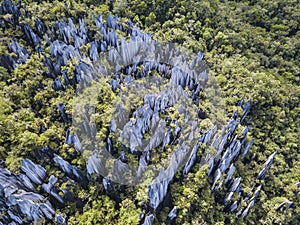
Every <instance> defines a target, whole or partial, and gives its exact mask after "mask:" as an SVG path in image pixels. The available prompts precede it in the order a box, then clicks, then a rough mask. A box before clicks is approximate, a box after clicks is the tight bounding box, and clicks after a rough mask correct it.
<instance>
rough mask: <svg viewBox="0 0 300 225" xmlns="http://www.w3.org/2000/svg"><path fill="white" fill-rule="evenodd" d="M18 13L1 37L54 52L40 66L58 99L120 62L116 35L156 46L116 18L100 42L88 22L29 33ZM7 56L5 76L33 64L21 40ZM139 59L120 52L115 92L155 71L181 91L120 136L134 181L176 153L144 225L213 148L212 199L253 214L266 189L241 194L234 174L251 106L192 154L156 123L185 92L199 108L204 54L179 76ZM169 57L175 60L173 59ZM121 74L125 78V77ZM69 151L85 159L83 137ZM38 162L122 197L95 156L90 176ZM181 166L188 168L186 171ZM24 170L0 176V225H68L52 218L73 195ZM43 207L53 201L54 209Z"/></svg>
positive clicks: (38, 25)
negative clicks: (131, 158) (94, 179)
mask: <svg viewBox="0 0 300 225" xmlns="http://www.w3.org/2000/svg"><path fill="white" fill-rule="evenodd" d="M21 8H23V9H25V12H27V10H26V5H23V6H22V4H21V1H20V2H19V3H18V5H15V4H14V3H13V2H11V1H10V0H4V1H3V2H2V5H1V8H0V14H2V15H4V14H12V15H13V17H12V21H1V24H2V25H1V26H2V28H4V29H5V27H6V26H11V25H12V26H20V27H22V29H23V31H24V35H25V39H26V41H27V42H28V44H29V45H31V46H32V47H33V49H35V50H36V51H37V52H38V53H40V54H43V49H44V48H45V47H47V46H49V47H50V53H51V57H47V56H46V55H45V54H43V61H44V64H45V66H47V67H48V72H47V74H46V76H49V77H52V78H53V89H54V90H55V91H65V90H66V89H67V88H68V86H69V85H71V86H73V87H75V86H76V84H81V85H82V84H83V86H85V85H86V84H88V83H90V82H91V80H93V79H97V76H96V73H95V72H94V71H95V69H96V68H95V66H94V64H93V63H96V62H98V61H99V59H100V54H101V52H107V51H110V52H112V53H111V54H110V55H109V56H110V57H111V60H112V61H116V60H117V59H114V57H115V56H114V54H113V53H114V49H118V48H119V46H126V45H127V44H128V43H127V42H126V40H125V38H123V37H119V36H118V35H117V32H116V31H117V30H118V31H121V32H125V33H126V34H127V35H130V42H129V43H139V42H147V43H155V41H154V40H152V38H151V35H150V34H149V33H146V34H144V33H142V32H141V31H140V30H139V29H138V28H137V27H136V26H135V25H134V24H133V23H132V22H131V21H130V20H128V22H127V24H125V25H123V24H121V23H120V22H119V20H118V17H117V16H112V15H111V14H108V17H107V19H106V21H105V22H104V21H103V19H102V16H101V14H100V15H98V17H97V18H96V21H95V23H96V26H97V28H98V29H99V32H100V34H101V35H102V37H103V38H102V39H101V40H96V39H95V38H94V37H93V36H90V34H89V33H88V30H89V28H88V27H87V26H86V25H85V23H84V19H83V18H80V19H79V20H78V21H79V26H78V27H76V25H75V24H74V23H73V21H72V19H71V18H68V21H67V22H66V21H59V22H56V24H55V26H54V27H48V26H46V25H45V24H44V23H43V21H42V20H41V19H40V18H36V20H35V27H34V28H31V27H30V26H29V25H28V24H21V23H19V20H20V16H21V13H20V9H21ZM27 14H28V13H25V16H27ZM44 43H45V44H44ZM88 43H89V44H90V48H89V55H88V56H85V55H83V54H82V53H81V51H80V47H81V46H83V45H86V44H88ZM43 45H44V46H43ZM131 47H132V46H131ZM8 49H9V51H10V52H14V53H15V55H16V56H14V57H12V56H10V55H8V54H3V55H1V56H0V65H1V66H3V67H4V68H6V69H7V70H8V71H12V70H13V69H15V68H16V67H17V66H18V64H22V63H25V62H26V60H28V59H29V58H30V52H29V51H27V50H26V48H25V47H22V46H20V44H19V43H18V41H17V40H16V39H13V40H12V43H11V44H9V45H8ZM136 51H137V48H136V49H135V48H127V49H126V48H125V51H124V50H123V51H122V54H121V58H122V60H123V63H121V64H120V65H119V66H120V70H119V71H117V72H116V73H115V74H114V76H113V78H112V80H111V81H110V85H111V87H112V90H113V91H115V92H117V91H118V90H119V89H120V85H121V84H122V83H123V84H130V83H131V82H133V81H134V80H135V79H140V78H143V77H146V76H147V74H148V72H149V71H153V70H155V71H157V72H158V73H159V74H160V75H161V76H162V77H164V78H167V79H169V81H170V83H171V84H174V85H175V86H178V88H177V89H174V88H173V89H166V90H164V91H162V92H161V93H160V94H149V95H147V96H145V97H144V105H142V106H140V107H139V108H138V109H137V110H136V111H135V112H134V113H133V119H134V121H135V122H134V124H133V123H132V121H130V122H125V125H124V128H123V130H122V133H121V137H122V138H123V142H124V145H125V146H126V148H127V149H128V154H138V155H139V166H138V172H137V174H136V175H137V177H139V176H141V175H142V174H143V171H144V170H145V168H146V167H147V166H148V165H149V164H150V163H151V157H150V155H151V150H152V149H153V148H156V147H159V146H161V148H162V149H163V150H164V149H165V146H167V145H172V144H174V143H176V146H178V147H177V148H176V149H175V150H174V151H173V153H172V156H171V160H170V164H169V166H168V167H167V168H163V169H161V170H160V172H159V175H158V176H157V178H156V179H155V180H154V182H153V184H151V185H150V186H149V192H148V197H149V209H150V210H148V211H145V212H143V213H141V216H140V223H141V224H144V225H150V224H151V223H152V222H153V221H154V218H155V217H154V214H153V211H155V210H157V209H158V208H159V205H160V204H161V203H162V202H163V201H164V199H165V196H166V195H167V192H168V187H169V183H170V182H171V181H172V179H173V177H174V174H175V172H176V171H177V170H178V169H180V168H181V167H183V169H182V175H183V177H184V176H185V175H187V174H188V173H189V172H190V171H191V169H192V167H193V166H194V164H195V163H196V162H197V151H198V149H199V145H200V144H201V143H205V144H208V143H212V145H213V146H214V148H215V149H216V150H217V153H216V154H215V155H208V156H206V161H207V163H208V165H209V169H208V173H207V176H208V179H209V180H210V181H211V184H212V191H213V192H216V191H218V189H220V188H224V189H225V190H226V191H227V193H226V196H224V207H225V208H224V210H226V211H228V212H231V213H233V212H235V213H236V215H237V216H242V217H245V216H247V214H248V213H249V210H250V209H251V208H252V207H253V206H254V202H255V200H256V198H257V197H258V195H259V192H260V190H261V189H262V185H258V186H253V188H252V190H251V192H250V193H247V194H246V195H245V194H244V193H243V190H242V178H241V177H234V174H235V170H236V167H235V165H234V163H235V162H236V161H237V160H238V158H240V157H244V156H245V155H247V154H248V153H249V151H250V148H251V146H252V144H253V140H251V141H250V142H247V141H246V135H247V132H248V128H247V127H245V128H244V130H243V131H242V133H241V134H239V135H237V134H236V133H235V130H236V127H237V126H238V125H239V124H242V123H243V121H244V119H245V117H246V116H247V114H248V112H249V108H250V102H246V103H243V102H241V106H242V109H243V114H242V115H240V116H239V115H238V114H237V112H235V113H234V115H233V116H232V119H231V120H230V121H229V123H228V124H227V125H226V127H225V128H224V129H223V132H222V135H217V133H216V131H215V130H214V129H210V130H208V131H206V132H204V133H203V134H202V135H201V137H200V138H199V140H197V141H196V142H195V143H194V144H193V146H188V145H187V144H185V142H184V141H183V140H182V139H180V137H181V136H182V133H181V131H182V127H180V126H179V124H178V122H177V121H176V120H171V119H170V118H167V119H166V120H167V121H168V120H169V122H170V124H173V125H174V126H170V125H167V123H166V121H165V120H162V119H160V118H159V113H161V112H164V111H165V110H166V109H167V108H169V107H171V106H173V105H174V104H175V103H176V102H177V101H178V99H179V98H180V97H181V96H187V94H186V92H185V91H184V89H185V88H188V89H189V90H190V91H191V94H190V96H187V97H190V98H191V99H192V100H193V102H194V103H196V104H198V102H199V101H200V97H199V93H200V90H201V88H202V86H201V83H200V82H199V80H205V79H206V78H207V73H206V71H205V70H204V71H198V73H197V70H195V67H196V66H195V65H197V64H201V63H203V62H202V60H203V54H202V53H199V54H198V55H197V57H196V58H195V59H193V60H192V61H191V62H190V63H189V64H188V65H187V66H186V67H185V68H184V70H182V69H178V67H172V66H171V65H176V64H178V62H180V61H177V62H169V61H168V60H167V59H166V58H168V56H165V59H164V60H162V61H164V62H169V64H167V63H161V62H160V61H146V60H145V61H143V60H142V61H138V62H135V60H134V59H132V57H133V56H134V55H135V52H136ZM166 54H170V55H172V54H171V53H170V52H168V53H166ZM176 54H177V55H178V58H180V57H181V56H180V51H178V52H174V55H176ZM74 57H76V58H77V59H78V65H77V66H76V68H75V70H74V71H73V74H74V76H73V77H69V76H68V75H67V71H66V70H62V66H66V65H67V63H68V60H70V59H72V58H74ZM124 64H125V65H126V67H124V68H122V67H121V66H122V65H124ZM141 65H143V68H142V69H138V67H139V66H141ZM97 69H99V68H97ZM121 73H122V74H125V75H126V76H125V77H124V76H121ZM58 75H62V77H63V80H61V79H60V78H59V77H58ZM58 109H59V112H60V115H61V118H62V121H63V122H64V123H66V124H69V123H70V116H69V115H67V113H66V110H65V104H64V103H60V104H59V105H58ZM120 110H122V108H120ZM198 116H199V118H201V119H203V118H202V117H203V113H202V114H201V112H200V114H198ZM239 118H240V119H239ZM87 120H88V119H87ZM119 120H122V118H119ZM87 122H88V121H87ZM117 122H118V124H119V123H120V121H117ZM84 125H85V130H86V132H89V133H90V134H92V136H95V134H96V130H95V126H93V125H91V124H89V123H86V124H84ZM191 126H194V129H191V130H190V133H189V135H191V134H193V133H197V132H198V133H199V132H200V130H199V129H198V128H197V124H191ZM149 130H152V131H153V135H152V137H151V138H150V140H149V142H148V145H147V146H142V145H141V142H142V140H143V138H144V135H145V134H146V133H147V132H149ZM110 132H111V133H113V132H116V121H114V120H112V121H111V126H110ZM201 132H202V131H201ZM65 143H66V144H68V145H73V146H74V148H75V150H76V151H77V152H78V153H80V152H82V151H83V147H82V144H81V143H80V139H79V137H78V136H77V135H76V134H71V132H70V130H69V129H68V130H67V131H66V142H65ZM106 143H107V145H106V146H107V151H108V152H109V153H113V151H114V146H113V141H112V140H111V139H110V138H109V137H107V139H106ZM189 148H191V150H189ZM188 153H189V154H188ZM39 154H40V155H41V156H43V157H48V158H49V160H51V161H52V162H53V163H56V164H57V165H58V167H59V168H60V169H61V171H62V172H64V174H65V177H64V178H63V179H64V180H68V181H70V182H71V183H78V184H79V185H81V186H82V187H84V188H86V187H87V186H88V184H89V182H90V180H91V176H92V174H94V173H96V174H98V175H99V177H101V179H102V182H103V186H104V189H105V190H106V192H107V194H108V195H109V196H112V197H116V196H117V195H118V193H117V190H116V189H115V188H114V182H112V180H111V179H110V178H109V177H104V176H103V171H105V170H106V168H105V162H103V160H101V158H100V157H99V155H98V152H97V151H94V152H93V154H92V155H91V156H90V157H89V159H88V160H87V163H86V174H85V173H84V172H83V171H81V170H79V169H78V168H76V167H75V166H73V165H71V164H70V163H69V162H67V161H66V160H64V159H63V158H62V157H61V156H59V155H57V152H56V153H55V152H54V151H53V150H51V149H49V148H48V147H45V148H44V149H42V150H41V151H40V153H39ZM274 156H275V153H274V154H272V155H271V156H270V157H269V159H268V160H267V162H266V164H265V167H264V168H263V169H262V170H261V172H260V173H259V174H258V176H257V178H256V179H257V180H262V179H264V177H265V174H266V172H267V170H268V169H269V168H270V167H271V164H272V162H273V160H274ZM126 158H127V156H126V153H125V152H121V154H120V156H119V158H117V159H115V161H114V167H113V170H117V171H119V172H120V173H117V174H122V173H123V172H124V171H125V172H126V171H127V170H128V165H127V163H126V162H127V159H126ZM184 159H187V160H184ZM184 161H185V162H186V163H185V164H184V165H182V162H184ZM21 165H22V166H21V170H22V171H23V173H20V174H13V173H11V172H10V171H8V170H6V169H3V168H0V180H1V182H0V206H1V216H2V217H1V218H0V224H2V223H3V224H24V223H29V222H34V223H36V222H37V221H38V220H39V219H41V218H46V219H48V220H53V221H55V222H56V223H58V224H66V221H67V218H66V215H62V214H55V207H56V206H57V205H58V206H63V205H64V204H65V202H67V201H71V202H72V201H76V200H75V199H74V198H73V196H72V194H71V192H70V191H68V190H67V189H59V188H58V186H57V185H55V184H57V183H59V182H60V180H59V179H58V178H57V177H55V176H53V175H51V176H50V177H48V175H47V172H46V169H45V168H44V167H42V166H41V165H38V164H35V163H33V162H32V161H31V160H30V159H22V160H21ZM222 175H226V179H225V180H223V178H222V177H223V176H222ZM38 186H41V187H42V190H41V191H39V193H36V191H37V187H38ZM298 187H299V184H298ZM59 193H60V194H59ZM233 195H237V196H239V198H238V200H236V201H234V202H233V201H232V197H233ZM45 196H47V197H45ZM46 199H50V201H51V202H52V204H51V203H50V201H48V200H46ZM242 202H244V203H246V204H247V206H245V207H242ZM243 205H245V204H243ZM291 205H292V203H290V202H284V203H282V204H281V205H280V206H279V207H278V210H279V209H281V208H283V207H285V209H288V208H289V207H291ZM177 215H178V208H177V207H176V206H174V207H173V208H172V210H171V211H170V212H169V214H168V220H169V221H173V220H175V219H176V217H177Z"/></svg>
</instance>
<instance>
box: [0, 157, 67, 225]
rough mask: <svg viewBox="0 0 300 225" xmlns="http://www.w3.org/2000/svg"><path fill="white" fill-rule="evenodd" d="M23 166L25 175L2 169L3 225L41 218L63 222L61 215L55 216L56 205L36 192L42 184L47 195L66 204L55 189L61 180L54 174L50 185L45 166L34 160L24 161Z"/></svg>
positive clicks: (0, 192)
mask: <svg viewBox="0 0 300 225" xmlns="http://www.w3.org/2000/svg"><path fill="white" fill-rule="evenodd" d="M21 164H22V166H21V170H22V171H23V173H19V174H14V173H12V172H10V171H9V170H6V169H3V168H0V205H1V214H2V216H1V218H0V224H24V223H30V222H34V223H37V221H38V220H39V219H41V218H47V219H49V220H52V219H54V220H55V221H59V218H60V217H61V215H60V214H55V209H54V208H53V206H52V204H51V203H50V202H49V201H48V200H46V198H45V197H44V196H43V195H41V194H38V193H36V188H37V186H39V185H42V187H43V190H44V192H46V193H48V194H49V195H50V196H52V197H53V198H56V199H58V200H59V201H61V203H63V202H64V201H63V200H62V198H61V197H60V196H59V195H58V193H57V191H56V190H55V189H54V188H53V185H54V184H55V183H56V182H57V178H56V177H54V176H53V175H52V176H51V177H50V178H49V183H48V184H46V183H45V182H46V177H47V173H46V169H45V168H44V167H42V166H41V165H38V164H35V163H33V162H32V161H31V160H30V159H22V160H21ZM60 224H65V223H60Z"/></svg>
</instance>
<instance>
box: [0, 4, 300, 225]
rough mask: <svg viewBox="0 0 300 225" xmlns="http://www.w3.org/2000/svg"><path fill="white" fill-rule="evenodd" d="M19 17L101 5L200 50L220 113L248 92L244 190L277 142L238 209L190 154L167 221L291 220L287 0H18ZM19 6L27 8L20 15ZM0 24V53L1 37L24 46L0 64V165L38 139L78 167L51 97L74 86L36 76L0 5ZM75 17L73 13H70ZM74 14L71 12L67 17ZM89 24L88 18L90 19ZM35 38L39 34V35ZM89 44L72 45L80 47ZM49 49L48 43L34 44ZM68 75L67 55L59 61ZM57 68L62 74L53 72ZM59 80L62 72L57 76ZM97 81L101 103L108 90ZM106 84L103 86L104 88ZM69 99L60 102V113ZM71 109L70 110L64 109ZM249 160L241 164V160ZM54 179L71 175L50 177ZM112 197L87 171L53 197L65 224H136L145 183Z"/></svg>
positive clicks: (297, 215)
mask: <svg viewBox="0 0 300 225" xmlns="http://www.w3.org/2000/svg"><path fill="white" fill-rule="evenodd" d="M23 3H26V7H27V8H26V10H24V9H21V10H20V11H21V14H22V15H21V16H23V17H22V18H24V20H23V21H20V23H21V24H23V23H28V24H29V25H30V26H31V27H34V20H35V18H37V17H39V18H41V19H42V21H43V22H44V23H45V24H46V25H48V26H52V25H54V22H55V21H56V20H61V19H63V18H68V17H72V18H79V17H85V23H86V24H88V25H89V26H90V27H93V26H94V27H95V24H94V18H95V16H96V15H98V13H102V14H103V17H104V18H106V15H107V14H108V12H109V11H110V12H112V13H115V14H118V15H119V17H121V20H122V21H126V19H128V18H130V19H131V20H132V21H133V22H134V23H135V24H136V25H137V26H139V27H140V28H142V29H143V30H144V31H145V32H148V31H149V32H150V33H151V34H152V36H153V38H154V39H156V40H158V41H161V42H176V43H178V44H180V45H182V46H184V47H186V48H188V49H191V50H192V51H194V52H199V51H202V52H204V55H205V61H206V62H207V63H208V65H209V68H210V71H209V72H210V73H211V74H212V75H214V76H216V78H217V81H218V83H219V85H220V86H221V89H222V91H223V93H224V99H225V101H226V111H227V114H226V115H222V116H223V117H224V120H228V119H229V118H230V117H231V115H232V113H233V111H234V110H236V109H237V105H238V102H239V101H240V100H241V98H243V97H244V98H245V99H250V100H251V102H252V104H251V111H250V113H249V115H248V118H251V119H252V121H251V122H250V123H249V130H250V131H249V136H250V137H253V138H254V145H253V146H252V148H251V153H250V154H249V155H248V156H247V157H246V158H245V159H243V161H241V162H237V164H236V167H237V173H238V175H240V176H242V177H243V178H245V179H244V180H243V185H244V186H243V188H244V189H245V190H248V189H250V188H251V186H252V185H253V184H252V182H253V180H254V178H255V177H256V176H257V174H258V173H259V171H260V170H261V169H262V167H263V163H264V162H265V161H266V160H267V158H268V156H269V155H271V154H272V153H273V152H274V151H277V154H276V156H275V160H274V163H273V165H272V168H271V170H269V171H268V173H267V175H266V179H265V180H264V181H261V182H262V183H264V185H263V188H262V191H261V193H260V196H259V198H258V201H256V203H255V206H254V207H253V208H252V209H251V211H250V214H249V215H248V216H247V217H246V218H244V219H241V218H236V217H235V214H229V213H227V212H224V210H223V205H222V203H221V202H220V201H219V200H218V196H217V195H214V194H213V193H212V192H211V189H210V188H211V185H210V183H209V182H208V180H207V177H206V173H207V167H206V166H202V165H201V164H200V163H199V164H196V165H195V166H194V167H193V169H192V171H191V172H190V173H189V174H188V175H187V176H186V177H185V179H184V180H183V181H181V180H180V179H175V180H174V181H173V182H172V183H171V185H170V190H171V193H172V201H173V202H172V203H173V205H176V206H177V207H178V209H179V215H178V218H177V219H176V223H177V224H231V223H232V224H299V223H300V208H299V204H300V199H299V198H300V195H299V194H298V195H296V194H294V193H295V191H297V186H296V185H295V183H296V182H299V181H300V154H299V153H300V150H299V146H300V141H299V136H300V135H299V134H300V119H299V115H300V107H299V101H300V99H299V98H300V68H299V65H300V62H299V49H300V31H299V22H300V17H299V10H300V5H299V2H298V1H296V0H288V1H280V0H275V1H218V0H208V1H189V0H185V1H167V0H157V1H151V2H144V1H136V0H135V1H129V0H128V1H123V0H116V1H112V2H105V1H89V0H86V1H84V0H83V1H78V2H74V1H57V0H55V1H53V2H52V1H30V0H27V1H23ZM25 14H28V15H29V16H28V17H25ZM0 20H1V21H3V23H1V26H7V27H8V28H6V29H1V33H0V34H1V35H0V36H1V42H0V55H2V54H10V55H11V56H14V55H13V53H11V52H10V51H9V50H8V47H7V46H8V44H10V43H11V40H12V39H13V38H16V39H18V41H19V43H20V45H22V46H26V49H27V50H28V51H29V52H30V53H31V56H30V58H29V59H28V60H27V61H26V63H24V64H20V65H18V67H17V68H16V69H14V70H11V71H10V70H6V69H5V68H3V67H0V89H1V92H0V106H1V107H0V117H1V120H0V121H1V126H0V137H1V138H0V159H1V161H3V167H5V168H8V169H10V170H11V171H13V172H18V171H19V170H20V159H21V158H25V157H27V158H28V157H29V158H34V157H35V154H36V151H38V150H40V149H42V148H43V147H45V146H48V147H49V148H51V149H55V150H57V151H58V152H59V154H60V155H61V156H62V157H63V158H64V159H66V160H68V161H69V162H70V163H72V164H73V165H76V166H77V167H78V168H81V169H82V170H85V162H84V160H83V156H81V155H77V153H76V151H75V149H74V147H73V146H71V147H70V146H69V145H66V144H64V143H65V131H66V125H65V124H63V120H62V118H61V116H60V113H59V109H58V107H57V105H58V103H60V102H64V103H68V102H71V101H72V98H73V95H74V89H72V88H69V89H66V91H65V92H56V91H54V90H53V88H52V85H53V80H54V79H53V77H51V76H46V75H45V74H47V67H46V66H45V65H44V64H43V61H42V60H41V56H40V55H39V54H38V53H37V52H36V51H35V50H36V49H34V47H32V46H31V45H30V43H27V42H26V41H24V39H23V31H22V30H21V28H20V26H16V27H14V26H13V20H14V15H11V14H6V15H1V18H0ZM74 21H75V19H74ZM76 22H77V21H76ZM95 30H96V28H95ZM42 44H43V45H44V44H45V43H42ZM88 48H89V46H82V47H81V51H82V52H85V51H86V52H87V49H88ZM44 53H45V54H46V55H47V56H49V55H50V53H49V48H45V49H44ZM68 63H69V65H68V66H67V67H66V68H68V69H69V70H68V73H69V74H68V75H69V76H70V77H72V76H73V74H72V72H71V71H72V68H74V67H75V66H76V65H77V62H76V60H73V61H72V60H70V62H68ZM59 77H60V78H62V75H61V74H59ZM61 80H63V78H62V79H61ZM105 85H107V84H103V86H104V88H103V90H104V91H103V92H104V93H103V94H104V96H107V99H106V101H107V102H104V103H102V104H103V107H104V110H109V109H110V106H109V104H108V102H110V101H112V98H114V94H113V93H112V92H111V91H110V89H109V86H108V85H107V86H105ZM105 87H106V88H105ZM70 111H71V104H66V112H67V113H68V112H69V113H70ZM70 114H71V113H70ZM250 159H251V161H252V163H251V164H248V162H249V161H250ZM1 161H0V162H1ZM45 165H47V166H45V167H46V169H47V171H48V173H49V174H55V175H56V176H57V177H59V178H60V177H63V174H62V172H61V171H60V170H59V169H58V167H57V166H53V165H51V164H48V163H46V162H45ZM59 185H60V187H63V188H66V187H73V185H74V184H70V183H68V182H60V184H59ZM117 188H118V189H119V190H122V191H123V195H122V196H121V199H117V200H116V199H114V198H111V197H110V196H108V195H107V194H106V193H105V190H104V188H103V185H102V183H99V182H98V181H97V180H95V181H94V183H92V185H91V186H90V187H89V188H87V189H85V188H82V187H79V186H77V187H76V190H75V191H74V193H73V194H74V196H76V197H77V198H78V199H80V202H79V201H76V202H70V203H67V204H66V205H63V206H59V207H58V208H57V212H59V211H61V212H63V213H66V214H67V215H68V218H69V219H68V223H69V224H138V221H139V213H140V212H141V211H143V209H144V206H145V204H146V201H147V187H146V188H144V189H143V188H141V187H126V188H124V187H119V186H117ZM283 201H293V202H294V206H293V207H292V208H290V209H288V210H285V211H282V210H279V211H276V208H277V206H278V205H279V204H280V203H282V202H283ZM170 210H171V208H169V206H168V205H167V206H165V205H162V206H161V209H160V210H158V211H157V212H156V215H155V216H156V218H155V220H154V223H155V224H163V223H164V222H165V221H166V217H167V214H168V213H169V211H170Z"/></svg>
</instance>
